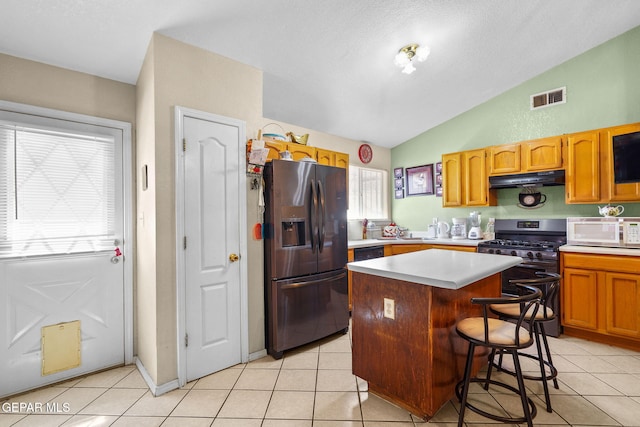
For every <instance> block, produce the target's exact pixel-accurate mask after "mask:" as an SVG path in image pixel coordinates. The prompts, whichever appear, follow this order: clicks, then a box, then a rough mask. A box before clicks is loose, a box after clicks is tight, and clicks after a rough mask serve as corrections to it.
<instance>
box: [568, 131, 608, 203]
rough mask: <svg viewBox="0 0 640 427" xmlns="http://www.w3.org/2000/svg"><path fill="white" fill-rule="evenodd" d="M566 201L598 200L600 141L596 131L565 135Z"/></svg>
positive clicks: (593, 201) (587, 201)
mask: <svg viewBox="0 0 640 427" xmlns="http://www.w3.org/2000/svg"><path fill="white" fill-rule="evenodd" d="M565 179H566V185H565V188H566V196H565V197H566V202H567V203H598V202H600V200H601V198H600V143H599V136H598V132H581V133H576V134H572V135H569V136H568V137H567V165H566V178H565Z"/></svg>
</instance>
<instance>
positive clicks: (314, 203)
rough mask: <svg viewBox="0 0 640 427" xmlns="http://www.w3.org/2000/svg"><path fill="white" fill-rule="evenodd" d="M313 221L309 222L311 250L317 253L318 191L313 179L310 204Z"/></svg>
mask: <svg viewBox="0 0 640 427" xmlns="http://www.w3.org/2000/svg"><path fill="white" fill-rule="evenodd" d="M309 209H310V210H311V212H310V215H309V216H310V217H311V221H310V223H309V230H310V232H311V252H312V253H314V254H315V253H316V245H318V246H319V244H320V243H319V242H316V240H317V237H318V194H317V193H316V183H315V181H314V180H311V204H310V206H309Z"/></svg>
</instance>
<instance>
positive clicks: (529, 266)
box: [512, 263, 555, 271]
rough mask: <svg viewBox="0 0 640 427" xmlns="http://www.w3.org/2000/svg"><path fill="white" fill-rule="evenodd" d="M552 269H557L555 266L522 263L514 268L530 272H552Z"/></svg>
mask: <svg viewBox="0 0 640 427" xmlns="http://www.w3.org/2000/svg"><path fill="white" fill-rule="evenodd" d="M550 267H555V264H524V263H520V264H518V265H515V266H514V267H512V268H526V269H528V270H544V271H550V270H551V268H550Z"/></svg>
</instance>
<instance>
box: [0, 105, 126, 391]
mask: <svg viewBox="0 0 640 427" xmlns="http://www.w3.org/2000/svg"><path fill="white" fill-rule="evenodd" d="M36 113H39V114H40V115H35V114H33V115H32V114H24V113H18V112H7V111H2V112H0V163H2V165H0V193H1V194H0V316H1V318H2V324H3V327H2V328H0V343H1V346H0V378H2V381H0V397H1V396H4V395H9V394H14V393H17V392H21V391H24V390H28V389H32V388H35V387H40V386H43V385H46V384H50V383H53V382H58V381H61V380H64V379H68V378H72V377H76V376H79V375H83V374H86V373H89V372H93V371H97V370H100V369H104V368H108V367H111V366H116V365H122V364H124V363H126V362H130V361H131V360H129V359H130V357H129V356H127V351H131V348H130V347H131V346H130V345H128V344H126V341H127V338H125V337H127V336H128V335H129V334H128V332H127V331H126V327H127V325H126V323H127V322H126V319H127V316H130V314H128V313H126V312H125V311H126V310H127V308H125V307H127V298H126V296H125V295H126V291H125V289H126V288H127V286H126V285H125V282H126V280H125V275H126V274H130V268H128V267H125V260H124V258H125V255H127V254H128V247H127V246H125V237H128V236H127V235H125V224H126V220H125V205H126V203H125V181H126V180H125V178H124V177H125V173H124V146H125V142H126V143H128V141H129V138H128V135H126V134H125V133H126V131H127V128H126V126H125V127H124V128H117V127H111V126H110V124H115V122H111V121H104V122H103V123H102V124H100V125H96V124H86V123H85V124H81V123H78V121H81V120H85V119H87V118H86V117H84V116H77V115H72V117H69V115H68V114H66V113H61V116H62V117H64V118H62V119H61V118H51V117H50V116H49V118H43V117H42V116H41V115H42V114H49V113H50V112H49V111H48V110H47V111H41V110H40V109H36ZM54 113H55V112H54ZM54 113H51V114H53V115H55V114H54ZM87 120H88V121H92V122H93V123H95V122H96V121H98V122H99V121H100V120H99V119H87ZM122 125H125V124H122ZM116 249H117V251H116ZM118 254H120V255H118ZM129 291H130V289H129ZM128 309H129V310H130V307H129V308H128ZM77 320H79V321H80V339H79V344H78V345H79V346H80V359H81V360H80V364H79V366H77V367H72V368H68V369H63V370H61V371H59V372H54V373H50V374H49V373H48V371H49V369H47V372H43V363H45V365H44V366H46V363H47V362H49V361H50V360H51V359H49V360H47V359H46V358H45V357H44V352H43V347H42V346H43V344H42V343H43V337H42V332H43V329H42V328H43V327H45V326H51V325H57V324H59V323H66V322H72V321H77ZM48 345H51V346H53V347H61V346H64V345H65V341H60V342H57V341H56V340H55V339H52V338H50V339H49V341H48ZM50 348H51V347H50ZM50 348H48V349H47V350H49V349H50ZM63 365H64V363H63Z"/></svg>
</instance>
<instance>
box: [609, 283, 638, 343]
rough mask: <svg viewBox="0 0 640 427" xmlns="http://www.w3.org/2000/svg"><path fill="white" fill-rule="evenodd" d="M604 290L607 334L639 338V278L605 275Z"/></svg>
mask: <svg viewBox="0 0 640 427" xmlns="http://www.w3.org/2000/svg"><path fill="white" fill-rule="evenodd" d="M605 289H606V298H605V307H606V313H607V318H606V330H607V332H608V333H610V334H613V335H621V336H624V337H631V338H640V276H638V275H637V274H626V273H606V274H605Z"/></svg>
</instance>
